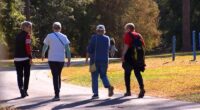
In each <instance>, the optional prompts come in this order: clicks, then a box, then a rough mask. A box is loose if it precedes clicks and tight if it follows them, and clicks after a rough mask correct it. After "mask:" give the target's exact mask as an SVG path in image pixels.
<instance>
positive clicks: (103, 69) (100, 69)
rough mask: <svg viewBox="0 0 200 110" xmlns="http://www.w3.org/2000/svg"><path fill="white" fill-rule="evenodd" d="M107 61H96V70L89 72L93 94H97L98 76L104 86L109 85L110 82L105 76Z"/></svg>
mask: <svg viewBox="0 0 200 110" xmlns="http://www.w3.org/2000/svg"><path fill="white" fill-rule="evenodd" d="M107 68H108V64H107V63H96V69H97V70H96V71H95V72H93V73H91V76H92V91H93V93H94V94H95V95H98V78H99V75H100V78H101V80H102V82H103V85H104V87H105V88H109V87H110V83H109V80H108V77H107Z"/></svg>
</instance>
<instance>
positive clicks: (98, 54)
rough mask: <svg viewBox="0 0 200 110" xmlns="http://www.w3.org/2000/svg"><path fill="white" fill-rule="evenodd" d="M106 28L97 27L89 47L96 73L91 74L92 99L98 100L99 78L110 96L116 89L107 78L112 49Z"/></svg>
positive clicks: (91, 62)
mask: <svg viewBox="0 0 200 110" xmlns="http://www.w3.org/2000/svg"><path fill="white" fill-rule="evenodd" d="M105 32H106V30H105V26H104V25H98V26H97V27H96V34H94V35H92V37H91V40H90V42H89V45H88V50H87V52H88V54H89V57H90V65H91V64H93V63H95V65H96V71H95V72H92V73H91V76H92V91H93V96H92V99H98V98H99V94H98V77H99V75H100V78H101V80H102V82H103V85H104V87H105V88H108V96H109V97H111V96H112V95H113V94H114V92H113V91H114V87H113V86H112V85H111V84H110V82H109V80H108V77H107V68H108V57H109V48H110V39H109V36H107V35H105Z"/></svg>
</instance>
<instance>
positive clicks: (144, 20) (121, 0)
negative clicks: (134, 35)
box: [92, 0, 160, 51]
mask: <svg viewBox="0 0 200 110" xmlns="http://www.w3.org/2000/svg"><path fill="white" fill-rule="evenodd" d="M92 9H93V10H94V11H95V13H96V18H97V19H96V21H97V22H99V23H103V24H105V25H106V27H107V34H108V35H110V36H111V37H114V38H115V39H116V41H117V44H118V45H120V44H121V41H122V36H123V31H124V25H125V24H126V23H128V22H133V23H134V24H135V25H136V31H138V32H140V33H141V34H142V35H143V37H144V38H145V41H146V44H147V45H146V46H147V51H150V50H152V49H153V48H154V47H156V46H158V44H159V41H160V32H159V30H158V29H157V28H158V15H159V9H158V6H157V3H156V2H155V1H154V0H143V1H141V0H115V1H113V0H95V2H94V5H93V7H92ZM118 48H119V47H118Z"/></svg>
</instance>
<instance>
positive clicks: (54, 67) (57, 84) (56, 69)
mask: <svg viewBox="0 0 200 110" xmlns="http://www.w3.org/2000/svg"><path fill="white" fill-rule="evenodd" d="M49 66H50V69H51V73H52V76H53V85H54V91H55V95H56V96H59V93H60V88H61V72H62V68H63V66H64V62H54V61H49Z"/></svg>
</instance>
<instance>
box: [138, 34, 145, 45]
mask: <svg viewBox="0 0 200 110" xmlns="http://www.w3.org/2000/svg"><path fill="white" fill-rule="evenodd" d="M139 36H140V38H141V41H142V45H143V46H144V47H145V42H144V39H143V37H142V35H141V34H139Z"/></svg>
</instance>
